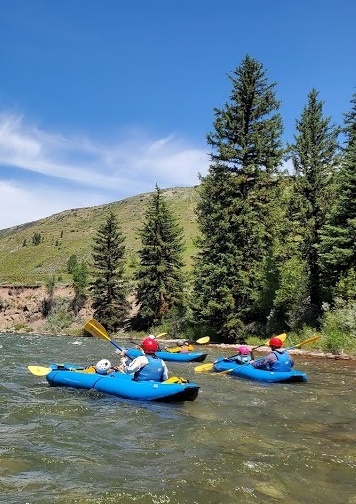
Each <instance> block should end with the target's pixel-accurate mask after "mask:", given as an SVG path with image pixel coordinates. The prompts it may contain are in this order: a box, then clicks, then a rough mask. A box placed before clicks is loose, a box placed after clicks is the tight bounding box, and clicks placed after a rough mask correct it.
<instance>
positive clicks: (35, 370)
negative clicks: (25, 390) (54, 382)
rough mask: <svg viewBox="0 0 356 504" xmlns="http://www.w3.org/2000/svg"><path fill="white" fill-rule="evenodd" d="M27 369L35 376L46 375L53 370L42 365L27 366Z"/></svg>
mask: <svg viewBox="0 0 356 504" xmlns="http://www.w3.org/2000/svg"><path fill="white" fill-rule="evenodd" d="M27 369H28V370H29V371H30V373H32V374H33V375H35V376H47V375H48V374H49V373H50V372H51V371H53V369H52V368H50V367H44V366H27Z"/></svg>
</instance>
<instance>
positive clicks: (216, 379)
mask: <svg viewBox="0 0 356 504" xmlns="http://www.w3.org/2000/svg"><path fill="white" fill-rule="evenodd" d="M118 343H119V344H120V343H121V344H122V345H123V343H122V342H120V341H118ZM0 350H1V352H0V361H1V385H0V386H1V403H0V404H1V415H0V419H1V425H0V502H1V503H7V504H25V503H28V504H45V503H46V504H47V503H56V502H64V503H66V504H74V503H78V504H94V503H95V504H109V503H110V504H111V503H121V502H122V503H131V502H135V503H139V504H151V503H154V504H185V503H187V504H195V503H197V504H221V503H226V504H235V503H242V504H250V503H251V504H256V503H258V504H259V503H261V504H262V503H263V504H270V503H271V504H272V503H274V504H276V503H277V504H278V503H281V504H282V503H283V504H297V503H298V504H328V503H330V504H356V485H355V483H356V450H355V446H356V430H355V427H356V421H355V414H356V365H355V361H345V360H337V361H336V360H328V359H316V358H310V357H307V356H301V355H297V356H295V361H296V365H295V368H296V369H300V370H302V371H305V372H306V373H307V375H308V382H307V383H300V384H272V385H264V384H261V383H257V382H251V381H245V380H241V379H237V378H232V377H230V376H228V375H219V374H212V373H199V374H197V373H195V372H194V367H195V365H197V364H194V363H188V364H186V363H181V364H174V363H168V367H169V370H170V374H171V375H178V376H184V377H186V378H189V379H190V380H191V381H194V382H196V383H198V384H199V385H200V386H201V390H200V392H199V395H198V398H197V399H196V400H195V401H194V402H188V403H181V404H163V403H151V402H146V403H145V402H135V401H129V400H120V399H118V398H115V397H112V396H108V395H104V394H100V393H98V392H95V391H84V390H77V389H69V388H57V387H50V386H49V385H48V383H47V381H46V379H45V378H43V377H36V376H34V375H32V374H30V373H29V371H28V370H27V366H28V365H41V366H47V365H48V364H49V363H50V362H76V363H79V364H84V365H86V364H90V363H94V362H96V361H97V360H99V359H101V358H104V357H105V358H109V359H110V360H111V361H112V362H114V363H118V359H117V357H116V356H115V355H114V349H113V347H112V346H111V345H110V343H109V342H106V341H103V340H97V339H95V338H74V337H65V336H63V337H59V336H43V335H42V336H39V335H18V334H1V335H0ZM207 351H208V352H209V355H208V357H207V360H206V362H210V361H213V360H214V358H215V357H217V356H221V355H224V354H225V355H228V354H229V353H230V354H231V353H234V351H233V352H231V351H230V352H229V353H227V351H226V349H225V351H224V353H222V350H221V349H213V348H212V347H209V348H207Z"/></svg>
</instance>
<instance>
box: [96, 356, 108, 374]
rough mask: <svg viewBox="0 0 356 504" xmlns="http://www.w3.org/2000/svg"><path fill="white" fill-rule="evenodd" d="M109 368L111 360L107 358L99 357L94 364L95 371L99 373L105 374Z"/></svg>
mask: <svg viewBox="0 0 356 504" xmlns="http://www.w3.org/2000/svg"><path fill="white" fill-rule="evenodd" d="M110 368H111V362H110V361H108V360H107V359H101V360H100V361H99V362H97V363H96V365H95V369H96V372H97V373H100V374H106V373H107V371H108V370H109V369H110Z"/></svg>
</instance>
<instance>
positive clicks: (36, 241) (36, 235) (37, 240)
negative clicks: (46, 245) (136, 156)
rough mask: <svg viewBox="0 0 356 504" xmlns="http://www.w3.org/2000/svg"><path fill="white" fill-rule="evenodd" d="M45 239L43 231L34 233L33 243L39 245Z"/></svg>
mask: <svg viewBox="0 0 356 504" xmlns="http://www.w3.org/2000/svg"><path fill="white" fill-rule="evenodd" d="M42 241H43V236H42V235H41V233H37V232H36V233H33V235H32V244H33V245H39V244H40V243H41V242H42Z"/></svg>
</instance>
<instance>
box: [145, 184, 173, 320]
mask: <svg viewBox="0 0 356 504" xmlns="http://www.w3.org/2000/svg"><path fill="white" fill-rule="evenodd" d="M140 237H141V240H142V248H141V249H140V250H139V252H138V254H139V257H140V265H139V268H138V271H137V273H136V280H137V305H138V307H139V310H138V317H137V322H138V323H139V324H140V325H141V327H142V328H143V329H148V328H150V327H152V326H153V325H157V324H159V323H160V322H161V321H162V320H163V319H165V318H167V317H169V316H170V315H172V312H173V311H177V312H178V313H180V314H182V310H183V276H182V266H183V262H182V253H183V229H182V228H181V227H180V226H179V225H178V223H177V221H176V219H175V217H174V215H173V213H172V210H171V209H170V207H169V205H168V203H167V201H166V200H165V198H164V197H163V195H162V192H161V190H160V189H159V187H158V186H157V185H156V191H155V193H153V195H152V197H151V198H150V201H149V203H148V207H147V211H146V216H145V223H144V226H143V228H142V230H141V231H140Z"/></svg>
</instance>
